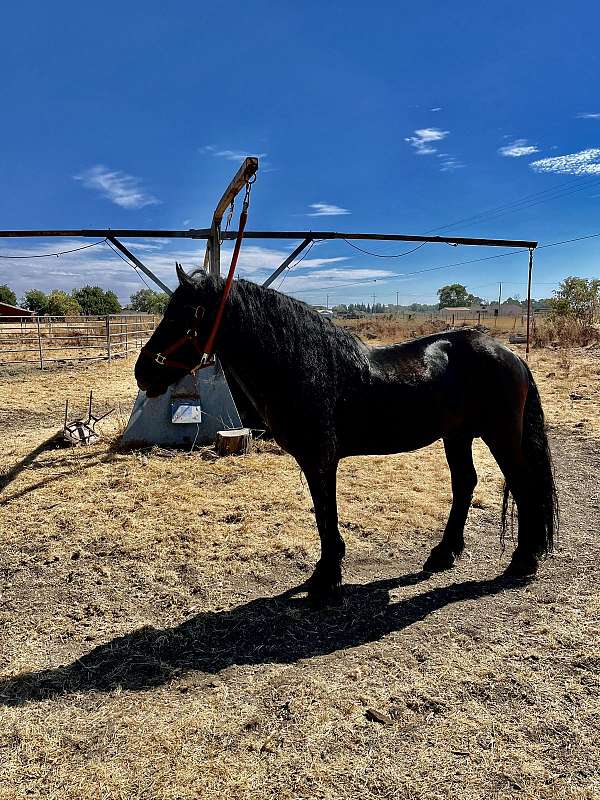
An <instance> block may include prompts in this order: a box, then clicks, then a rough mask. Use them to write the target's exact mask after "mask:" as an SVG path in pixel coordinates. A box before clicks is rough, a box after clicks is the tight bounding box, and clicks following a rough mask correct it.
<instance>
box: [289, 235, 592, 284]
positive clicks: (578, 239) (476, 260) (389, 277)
mask: <svg viewBox="0 0 600 800" xmlns="http://www.w3.org/2000/svg"><path fill="white" fill-rule="evenodd" d="M599 236H600V233H590V234H586V235H585V236H575V237H574V238H572V239H563V240H561V241H559V242H548V243H547V244H541V245H538V247H537V249H538V250H543V249H546V248H548V247H559V246H561V245H565V244H572V243H573V242H581V241H584V240H585V239H595V238H597V237H599ZM527 252H528V251H527V249H526V248H525V249H522V250H508V251H507V252H505V253H496V254H495V255H493V256H484V257H483V258H472V259H469V260H468V261H457V262H455V263H454V264H440V265H439V266H436V267H426V268H425V269H419V270H415V271H414V272H399V273H396V274H395V275H385V276H382V277H381V278H363V279H362V280H356V281H353V282H352V283H339V284H335V285H333V286H331V285H324V286H318V287H315V288H313V289H303V290H301V291H298V292H291V293H290V294H306V293H307V292H322V291H324V290H326V291H329V290H330V289H343V288H346V287H349V286H361V285H362V284H365V283H386V282H387V281H390V280H394V279H395V278H410V277H413V276H414V275H422V274H424V273H426V272H437V271H439V270H442V269H453V268H454V267H462V266H464V265H466V264H477V263H479V262H481V261H492V260H493V259H495V258H506V257H507V256H513V255H518V254H520V253H527Z"/></svg>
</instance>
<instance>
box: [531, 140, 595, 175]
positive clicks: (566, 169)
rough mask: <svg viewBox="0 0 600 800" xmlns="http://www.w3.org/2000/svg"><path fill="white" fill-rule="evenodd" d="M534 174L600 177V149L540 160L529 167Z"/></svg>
mask: <svg viewBox="0 0 600 800" xmlns="http://www.w3.org/2000/svg"><path fill="white" fill-rule="evenodd" d="M529 166H530V167H531V168H532V169H533V170H535V172H556V173H558V174H560V175H600V148H598V147H590V148H589V149H587V150H580V151H579V152H578V153H568V154H567V155H564V156H555V157H553V158H541V159H539V160H538V161H532V162H531V164H530V165H529Z"/></svg>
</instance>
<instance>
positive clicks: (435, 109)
mask: <svg viewBox="0 0 600 800" xmlns="http://www.w3.org/2000/svg"><path fill="white" fill-rule="evenodd" d="M429 110H430V111H433V113H434V114H435V113H436V112H437V111H443V109H442V107H441V106H436V107H435V108H430V109H429Z"/></svg>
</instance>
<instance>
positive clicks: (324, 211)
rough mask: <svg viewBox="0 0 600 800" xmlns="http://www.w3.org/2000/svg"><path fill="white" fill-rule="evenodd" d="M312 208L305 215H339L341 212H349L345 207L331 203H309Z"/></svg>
mask: <svg viewBox="0 0 600 800" xmlns="http://www.w3.org/2000/svg"><path fill="white" fill-rule="evenodd" d="M310 208H312V209H313V210H312V211H311V212H310V213H309V214H308V215H307V216H309V217H339V216H342V215H343V214H350V213H351V212H350V211H348V209H347V208H342V207H341V206H334V205H332V204H331V203H311V204H310Z"/></svg>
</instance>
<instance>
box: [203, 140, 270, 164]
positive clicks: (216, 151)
mask: <svg viewBox="0 0 600 800" xmlns="http://www.w3.org/2000/svg"><path fill="white" fill-rule="evenodd" d="M200 152H201V153H204V154H205V155H211V156H214V157H215V158H225V159H227V161H240V162H241V161H243V160H244V159H245V158H247V157H248V156H252V155H254V153H248V152H246V151H245V150H223V149H221V148H219V147H216V146H215V145H214V144H205V145H204V146H203V147H201V148H200ZM254 157H255V158H266V157H267V153H259V154H258V155H254Z"/></svg>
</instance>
